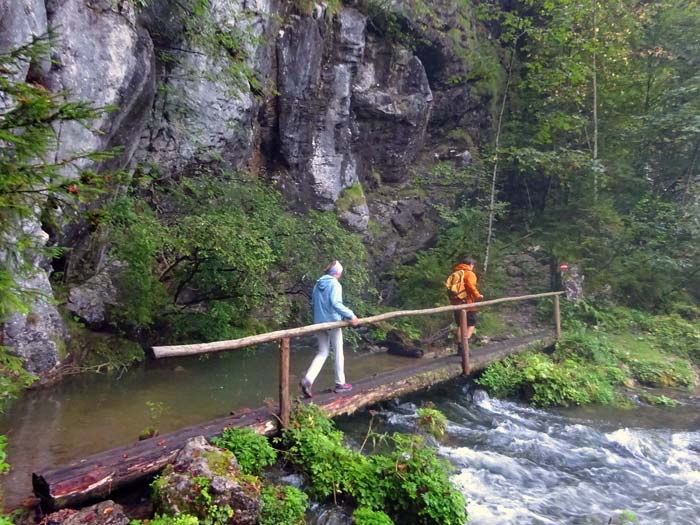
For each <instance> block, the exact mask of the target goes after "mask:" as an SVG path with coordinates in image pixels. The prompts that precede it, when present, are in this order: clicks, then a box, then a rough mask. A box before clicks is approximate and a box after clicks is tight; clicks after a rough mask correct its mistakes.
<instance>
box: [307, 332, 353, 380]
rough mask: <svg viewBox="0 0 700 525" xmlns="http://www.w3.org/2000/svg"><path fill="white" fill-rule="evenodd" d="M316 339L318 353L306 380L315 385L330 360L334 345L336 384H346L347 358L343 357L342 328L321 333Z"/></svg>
mask: <svg viewBox="0 0 700 525" xmlns="http://www.w3.org/2000/svg"><path fill="white" fill-rule="evenodd" d="M316 339H318V352H317V353H316V357H314V360H313V361H311V366H309V369H308V370H307V371H306V375H305V376H304V379H306V380H307V381H308V382H309V383H312V384H313V382H314V381H315V380H316V377H317V376H318V373H319V372H320V371H321V368H322V367H323V363H325V362H326V359H327V358H328V352H329V350H330V345H333V351H334V352H335V384H336V385H342V384H345V356H344V355H343V332H342V328H333V329H332V330H326V331H325V332H319V333H317V334H316Z"/></svg>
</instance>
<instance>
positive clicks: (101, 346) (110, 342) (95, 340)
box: [66, 319, 145, 374]
mask: <svg viewBox="0 0 700 525" xmlns="http://www.w3.org/2000/svg"><path fill="white" fill-rule="evenodd" d="M66 325H67V327H68V330H69V333H70V338H69V341H68V345H67V348H68V350H69V353H70V361H71V363H72V365H73V366H75V367H76V369H77V370H82V371H88V370H89V371H92V372H97V373H108V374H110V373H114V372H124V371H125V370H126V369H127V368H129V367H130V366H133V365H134V364H136V363H140V362H141V361H143V360H144V359H145V354H144V351H143V348H142V347H141V346H140V345H139V344H138V343H135V342H133V341H129V340H128V339H125V338H124V337H121V336H118V335H115V334H107V333H102V332H93V331H90V330H88V329H87V328H85V327H84V326H83V325H82V324H81V323H78V322H76V321H75V320H72V319H69V320H67V322H66Z"/></svg>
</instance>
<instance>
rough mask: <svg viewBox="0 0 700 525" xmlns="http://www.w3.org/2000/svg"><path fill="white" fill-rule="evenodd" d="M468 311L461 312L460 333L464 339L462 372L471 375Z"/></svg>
mask: <svg viewBox="0 0 700 525" xmlns="http://www.w3.org/2000/svg"><path fill="white" fill-rule="evenodd" d="M467 330H468V329H467V311H466V310H460V311H459V333H460V337H461V339H462V341H461V343H462V372H464V375H465V376H468V375H469V372H470V370H469V338H468V337H467Z"/></svg>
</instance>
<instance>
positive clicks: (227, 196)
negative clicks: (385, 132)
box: [104, 171, 372, 342]
mask: <svg viewBox="0 0 700 525" xmlns="http://www.w3.org/2000/svg"><path fill="white" fill-rule="evenodd" d="M140 188H147V189H148V194H149V195H150V198H149V199H148V200H146V199H145V198H144V197H142V196H141V195H142V194H143V191H142V190H141V189H140ZM162 201H167V202H169V205H168V207H167V209H165V210H162V211H161V209H159V208H155V206H156V203H158V202H162ZM202 202H206V203H207V206H202ZM282 208H283V206H282V202H281V199H280V196H279V194H278V193H277V192H276V191H275V190H274V189H273V188H272V187H271V186H269V185H266V184H264V183H262V182H261V181H260V180H258V179H256V178H254V177H250V176H247V175H245V174H242V173H224V174H220V175H216V174H212V173H209V172H206V171H203V172H202V173H200V174H199V176H192V177H190V178H187V179H184V180H182V181H170V182H166V183H158V184H156V182H155V181H154V180H153V179H150V178H143V179H137V180H135V181H134V185H133V186H132V192H131V194H128V195H125V196H123V197H121V198H118V199H115V200H114V201H113V202H112V203H111V204H110V205H109V206H108V207H107V208H106V209H105V213H104V220H105V226H106V228H107V230H108V232H109V234H110V237H111V240H112V245H113V255H114V257H115V258H117V259H119V260H121V261H124V262H126V263H127V268H126V270H125V271H124V272H123V273H122V279H121V287H122V288H123V289H124V291H125V292H126V293H125V294H124V296H125V297H126V304H125V308H123V309H121V310H120V312H117V313H116V314H117V319H118V323H119V324H120V325H121V326H125V327H129V326H131V327H134V328H137V329H143V328H149V327H159V328H162V327H168V328H169V329H170V330H158V331H159V332H161V333H162V332H168V331H172V336H171V337H173V338H174V339H177V340H178V341H180V342H182V341H183V340H189V339H191V340H202V339H207V340H212V339H230V338H236V337H240V336H242V335H247V334H249V333H250V332H252V331H256V330H260V328H261V327H260V326H259V321H258V318H259V317H263V319H264V321H265V322H266V323H268V324H273V325H274V324H281V323H286V322H289V321H290V320H293V319H295V318H298V317H299V316H300V310H299V309H298V305H297V304H296V302H295V301H296V298H297V296H298V295H299V294H300V292H302V291H305V290H306V291H310V290H311V288H312V286H313V280H312V276H314V275H320V274H321V273H322V270H323V268H324V267H325V266H326V264H327V263H328V260H331V259H333V258H336V259H339V260H341V261H342V262H343V264H344V266H345V267H346V272H345V274H344V277H343V285H344V291H345V300H346V302H347V304H349V305H352V307H353V309H354V310H356V311H359V312H362V311H363V310H364V309H365V306H364V301H363V299H362V297H363V296H365V295H366V294H369V296H371V294H372V289H371V287H370V286H369V274H368V272H367V255H366V250H365V248H364V246H363V245H362V241H361V238H360V237H359V236H358V235H355V234H351V233H349V232H348V231H347V230H345V229H344V228H343V227H342V226H341V225H340V224H339V222H338V220H337V217H336V216H335V214H333V213H330V212H327V213H318V212H313V213H311V214H309V215H307V216H298V215H294V214H291V213H284V212H280V209H282ZM234 232H235V234H234ZM303 308H304V310H303V311H304V312H307V311H308V306H307V304H306V301H304V305H303ZM256 314H258V315H256Z"/></svg>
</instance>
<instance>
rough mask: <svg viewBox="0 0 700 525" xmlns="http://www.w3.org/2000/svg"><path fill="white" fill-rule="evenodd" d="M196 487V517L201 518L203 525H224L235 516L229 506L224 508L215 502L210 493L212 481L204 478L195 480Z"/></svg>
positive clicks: (198, 477) (199, 477)
mask: <svg viewBox="0 0 700 525" xmlns="http://www.w3.org/2000/svg"><path fill="white" fill-rule="evenodd" d="M194 481H195V485H194V487H195V488H196V489H198V490H197V497H196V498H195V501H194V503H195V508H196V510H197V513H196V515H197V516H199V517H200V520H201V522H202V524H203V525H223V524H225V523H228V521H229V520H230V519H231V517H232V516H233V509H232V508H231V507H230V506H229V505H224V506H223V507H221V506H219V505H217V504H216V503H214V502H213V499H212V495H211V493H210V491H209V490H210V487H211V480H210V479H209V478H205V477H203V476H197V477H196V478H194Z"/></svg>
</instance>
